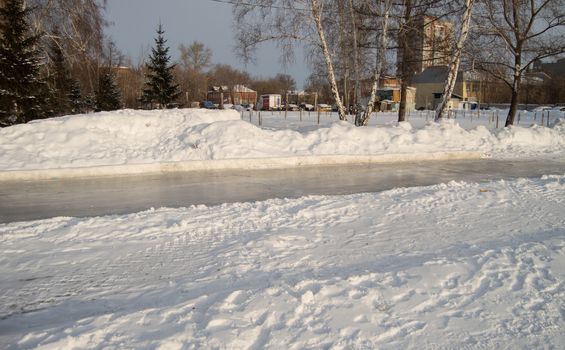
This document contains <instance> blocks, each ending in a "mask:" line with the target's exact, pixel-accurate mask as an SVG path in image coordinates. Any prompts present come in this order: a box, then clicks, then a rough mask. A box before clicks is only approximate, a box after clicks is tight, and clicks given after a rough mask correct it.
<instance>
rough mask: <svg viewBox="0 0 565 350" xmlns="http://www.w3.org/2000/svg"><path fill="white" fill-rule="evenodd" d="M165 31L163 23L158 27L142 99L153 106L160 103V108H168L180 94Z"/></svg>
mask: <svg viewBox="0 0 565 350" xmlns="http://www.w3.org/2000/svg"><path fill="white" fill-rule="evenodd" d="M164 33H165V31H164V30H163V27H162V25H161V24H159V28H158V29H157V37H156V38H155V47H153V48H152V49H151V56H150V57H149V62H148V63H147V70H148V72H147V74H146V78H147V81H146V82H145V89H144V90H143V96H142V100H143V102H144V103H146V104H150V105H151V106H153V104H154V103H156V104H158V106H159V107H160V108H168V107H170V106H171V104H172V103H174V102H175V101H176V99H177V98H178V97H179V95H180V91H179V86H178V85H177V84H175V81H174V76H173V69H174V68H175V65H174V64H170V61H171V56H169V47H167V46H165V44H166V42H167V40H165V37H164V35H163V34H164Z"/></svg>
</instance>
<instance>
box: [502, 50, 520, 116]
mask: <svg viewBox="0 0 565 350" xmlns="http://www.w3.org/2000/svg"><path fill="white" fill-rule="evenodd" d="M516 52H522V51H521V47H519V50H516ZM521 85H522V55H521V54H516V56H515V57H514V80H513V82H512V99H511V100H510V110H509V111H508V116H507V117H506V123H505V124H504V126H506V127H507V126H510V125H514V120H515V118H516V112H517V111H518V99H519V94H520V87H521Z"/></svg>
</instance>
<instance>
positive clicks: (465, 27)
mask: <svg viewBox="0 0 565 350" xmlns="http://www.w3.org/2000/svg"><path fill="white" fill-rule="evenodd" d="M473 3H474V0H465V12H464V13H463V24H462V25H461V32H460V33H459V38H458V39H457V44H456V46H455V51H454V52H453V56H452V57H451V62H450V63H449V72H448V74H447V81H446V82H445V86H444V88H443V95H442V97H441V102H440V103H439V105H438V106H437V109H436V117H435V119H436V121H437V120H438V119H440V118H443V117H444V114H445V107H446V106H447V103H448V101H449V100H450V99H451V94H453V90H454V89H455V83H456V82H457V74H458V71H459V64H460V63H461V53H462V52H463V45H464V44H465V40H467V34H468V33H469V25H470V23H471V14H472V12H473V11H472V10H473Z"/></svg>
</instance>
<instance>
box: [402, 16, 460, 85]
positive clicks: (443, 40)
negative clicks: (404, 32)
mask: <svg viewBox="0 0 565 350" xmlns="http://www.w3.org/2000/svg"><path fill="white" fill-rule="evenodd" d="M414 26H415V30H414V32H413V33H411V35H410V36H409V39H408V40H409V42H408V43H407V45H408V50H409V51H410V52H411V54H412V56H413V61H412V62H411V67H412V69H413V72H414V73H415V74H417V73H420V72H422V71H424V70H425V69H426V68H428V67H432V66H440V65H447V64H449V61H450V56H451V43H452V39H453V23H451V22H449V21H442V20H439V19H438V18H436V17H432V16H420V17H418V18H416V19H415V20H414ZM397 57H398V62H399V63H400V62H401V61H402V59H403V58H402V52H401V50H400V49H399V50H398V52H397Z"/></svg>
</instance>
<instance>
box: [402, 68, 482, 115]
mask: <svg viewBox="0 0 565 350" xmlns="http://www.w3.org/2000/svg"><path fill="white" fill-rule="evenodd" d="M448 73H449V68H448V67H447V66H433V67H428V68H426V69H425V70H424V71H423V72H421V73H419V74H416V75H415V76H414V79H413V81H412V85H413V86H414V87H415V88H416V109H435V108H436V107H437V105H438V104H439V101H440V98H441V96H442V94H443V89H444V86H445V83H446V81H447V74H448ZM481 87H482V85H481V77H480V75H479V74H478V73H477V72H475V71H460V72H459V73H458V74H457V81H456V83H455V88H454V90H453V94H452V98H451V100H450V101H449V102H448V106H451V107H452V108H453V109H463V108H466V109H472V108H474V106H476V104H477V103H478V100H479V99H478V98H479V96H480V91H481Z"/></svg>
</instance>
